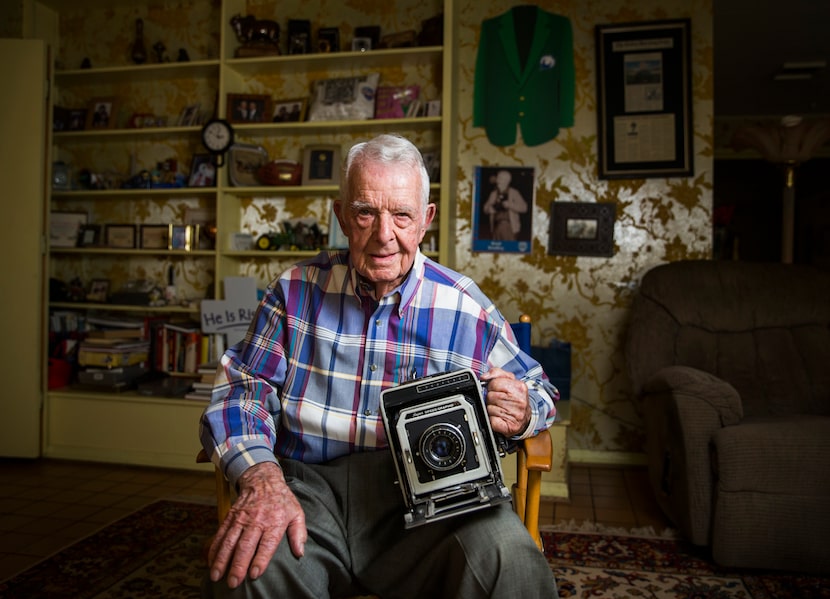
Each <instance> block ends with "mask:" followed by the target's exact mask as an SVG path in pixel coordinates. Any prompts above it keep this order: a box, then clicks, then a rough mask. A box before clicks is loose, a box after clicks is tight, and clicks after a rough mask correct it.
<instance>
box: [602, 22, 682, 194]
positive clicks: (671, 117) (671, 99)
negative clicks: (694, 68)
mask: <svg viewBox="0 0 830 599" xmlns="http://www.w3.org/2000/svg"><path fill="white" fill-rule="evenodd" d="M690 28H691V21H690V20H689V19H678V20H671V21H655V22H649V23H621V24H614V25H597V28H596V41H597V95H598V97H597V118H598V129H597V131H598V136H597V140H598V146H599V147H598V149H599V159H598V165H599V177H600V178H601V179H640V178H647V177H688V176H691V175H692V174H694V169H693V166H694V165H693V156H692V139H693V135H692V77H691V56H690V53H691V33H690Z"/></svg>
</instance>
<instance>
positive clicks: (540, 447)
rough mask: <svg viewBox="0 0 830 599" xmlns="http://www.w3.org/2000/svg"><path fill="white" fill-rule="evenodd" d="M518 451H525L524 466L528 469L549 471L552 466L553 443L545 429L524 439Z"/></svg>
mask: <svg viewBox="0 0 830 599" xmlns="http://www.w3.org/2000/svg"><path fill="white" fill-rule="evenodd" d="M520 451H524V453H525V460H526V461H525V468H527V469H528V470H539V471H541V472H550V471H551V468H553V444H552V443H551V440H550V434H549V433H548V432H547V431H543V432H541V433H539V434H538V435H535V436H533V437H530V438H529V439H524V440H523V441H522V443H521V446H520Z"/></svg>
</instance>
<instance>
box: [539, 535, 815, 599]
mask: <svg viewBox="0 0 830 599" xmlns="http://www.w3.org/2000/svg"><path fill="white" fill-rule="evenodd" d="M542 541H543V543H544V545H545V556H546V557H547V558H548V563H550V565H551V568H552V569H553V571H554V573H555V575H556V582H557V584H558V586H559V596H560V597H562V598H565V597H585V598H588V597H591V598H593V597H602V598H606V597H614V598H623V597H631V598H637V599H643V598H648V597H653V598H660V599H680V598H683V599H704V598H707V599H828V598H830V579H827V578H819V577H815V576H806V575H797V574H770V573H764V572H758V571H741V572H737V571H734V570H727V569H723V568H719V567H718V566H716V565H714V564H713V563H712V562H711V560H709V559H708V558H706V556H705V555H704V554H703V553H702V550H700V549H699V548H697V547H695V546H694V545H691V544H690V543H687V542H684V541H682V540H678V539H672V538H646V537H636V536H620V535H614V534H605V533H584V532H580V533H574V532H560V531H545V530H543V531H542Z"/></svg>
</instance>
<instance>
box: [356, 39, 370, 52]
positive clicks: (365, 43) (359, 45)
mask: <svg viewBox="0 0 830 599" xmlns="http://www.w3.org/2000/svg"><path fill="white" fill-rule="evenodd" d="M371 49H372V38H370V37H355V38H353V39H352V52H368V51H369V50H371Z"/></svg>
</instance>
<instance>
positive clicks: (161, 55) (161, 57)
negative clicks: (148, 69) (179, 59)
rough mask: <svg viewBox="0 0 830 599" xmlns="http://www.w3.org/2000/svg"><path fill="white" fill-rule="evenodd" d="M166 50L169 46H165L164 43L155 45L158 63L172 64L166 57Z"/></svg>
mask: <svg viewBox="0 0 830 599" xmlns="http://www.w3.org/2000/svg"><path fill="white" fill-rule="evenodd" d="M166 49H167V46H165V45H164V42H156V43H155V44H153V50H155V51H156V62H170V60H169V59H168V58H166V57H165V56H164V51H165V50H166Z"/></svg>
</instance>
